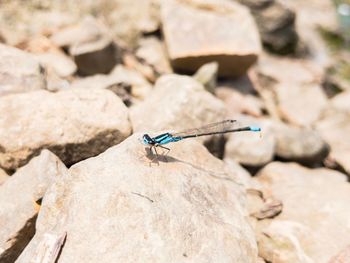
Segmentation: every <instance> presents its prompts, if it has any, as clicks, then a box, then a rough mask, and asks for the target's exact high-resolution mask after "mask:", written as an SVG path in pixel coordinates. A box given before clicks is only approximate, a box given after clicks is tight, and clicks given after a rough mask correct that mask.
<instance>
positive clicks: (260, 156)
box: [224, 116, 276, 167]
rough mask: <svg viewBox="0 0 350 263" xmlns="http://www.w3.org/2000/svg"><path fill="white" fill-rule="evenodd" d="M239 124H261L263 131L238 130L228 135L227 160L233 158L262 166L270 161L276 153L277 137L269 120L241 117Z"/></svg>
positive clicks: (245, 163)
mask: <svg viewBox="0 0 350 263" xmlns="http://www.w3.org/2000/svg"><path fill="white" fill-rule="evenodd" d="M238 120H239V126H242V127H243V126H250V125H255V126H259V127H260V128H261V129H262V131H261V134H260V133H254V132H237V133H231V134H229V135H228V140H227V143H226V145H225V155H224V156H225V160H227V159H233V160H236V161H237V162H239V163H240V164H242V165H245V166H249V167H260V166H263V165H265V164H267V163H268V162H270V161H271V160H272V159H273V157H274V153H275V144H276V139H275V136H274V134H273V132H272V124H271V123H270V122H269V121H264V120H262V121H261V120H256V119H253V118H248V117H245V118H244V117H243V116H242V117H240V118H238Z"/></svg>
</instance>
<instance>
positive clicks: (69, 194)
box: [17, 134, 257, 263]
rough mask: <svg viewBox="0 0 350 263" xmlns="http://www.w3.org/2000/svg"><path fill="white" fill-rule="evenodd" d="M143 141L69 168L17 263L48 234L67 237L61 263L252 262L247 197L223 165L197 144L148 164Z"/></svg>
mask: <svg viewBox="0 0 350 263" xmlns="http://www.w3.org/2000/svg"><path fill="white" fill-rule="evenodd" d="M140 136H142V134H135V135H133V136H131V137H129V138H128V139H127V140H125V141H124V142H123V143H121V144H119V145H117V146H115V147H112V148H110V149H108V150H107V151H106V152H104V153H102V154H101V155H99V156H97V157H94V158H90V159H88V160H85V161H82V162H80V163H79V164H76V165H74V166H73V167H71V168H70V174H69V175H67V176H65V177H64V178H63V179H62V180H60V181H57V182H56V183H55V184H54V185H53V186H52V187H51V188H50V190H49V191H48V192H47V194H46V195H45V197H44V199H43V202H42V208H41V211H40V214H39V217H38V220H37V232H36V234H35V237H34V238H33V239H32V241H31V242H30V244H29V245H28V246H27V247H26V249H25V251H24V252H23V253H22V255H21V256H20V258H19V260H18V261H17V262H18V263H21V262H30V260H31V259H33V258H34V256H35V254H37V252H38V251H40V249H42V248H41V247H40V242H41V240H42V239H43V238H44V234H45V233H51V234H56V235H57V236H60V235H61V233H64V232H66V233H67V239H66V242H65V244H64V246H63V247H62V251H61V255H60V258H59V261H60V262H62V263H64V262H96V261H98V262H112V261H114V262H183V261H188V262H223V261H227V262H237V263H255V262H256V260H257V249H256V243H255V242H256V241H255V239H254V234H253V232H252V229H251V227H250V225H249V224H248V222H247V215H246V210H245V198H244V194H243V193H244V191H243V189H242V187H241V186H239V184H237V183H236V181H235V178H234V176H233V175H231V174H230V173H229V169H227V168H226V166H225V165H224V163H223V162H222V161H220V160H218V159H216V158H213V157H212V156H211V155H210V154H209V153H208V151H207V150H206V149H205V148H204V147H203V146H201V145H200V144H199V143H197V142H194V141H186V142H183V143H182V144H181V145H180V144H175V145H174V147H173V149H172V151H171V152H170V153H169V155H168V157H167V161H166V160H165V159H164V157H163V158H160V159H159V160H158V161H157V162H156V163H154V162H153V163H150V162H151V161H150V159H151V158H153V156H148V155H146V153H145V150H144V147H143V146H142V145H141V144H139V142H138V137H140ZM147 156H148V157H147ZM165 189H166V191H165Z"/></svg>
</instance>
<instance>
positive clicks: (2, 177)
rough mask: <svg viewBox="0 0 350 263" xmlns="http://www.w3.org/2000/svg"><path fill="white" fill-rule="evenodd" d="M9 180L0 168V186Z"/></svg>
mask: <svg viewBox="0 0 350 263" xmlns="http://www.w3.org/2000/svg"><path fill="white" fill-rule="evenodd" d="M9 178H10V177H9V176H8V174H7V173H6V172H5V171H4V170H2V169H1V168H0V185H2V184H3V183H4V182H5V181H6V180H7V179H9Z"/></svg>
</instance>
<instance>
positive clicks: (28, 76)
mask: <svg viewBox="0 0 350 263" xmlns="http://www.w3.org/2000/svg"><path fill="white" fill-rule="evenodd" d="M45 88H46V82H45V75H44V69H43V68H42V67H41V65H40V64H39V63H38V61H37V60H36V59H35V58H34V56H32V55H30V54H28V53H26V52H24V51H21V50H19V49H17V48H13V47H9V46H6V45H3V44H0V96H2V95H6V94H11V93H22V92H27V91H32V90H39V89H45Z"/></svg>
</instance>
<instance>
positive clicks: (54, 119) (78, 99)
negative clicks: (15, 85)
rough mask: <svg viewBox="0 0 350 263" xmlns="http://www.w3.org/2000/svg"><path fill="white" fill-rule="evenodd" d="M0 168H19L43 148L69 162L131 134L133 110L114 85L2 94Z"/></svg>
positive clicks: (78, 159) (95, 151)
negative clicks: (55, 91)
mask: <svg viewBox="0 0 350 263" xmlns="http://www.w3.org/2000/svg"><path fill="white" fill-rule="evenodd" d="M0 112H6V114H1V115H0V145H1V151H0V167H2V168H4V169H5V170H15V169H17V168H18V167H20V166H22V165H24V164H25V163H27V162H28V161H29V159H30V158H31V157H32V156H35V155H37V154H38V153H39V152H40V150H41V149H42V148H48V149H50V150H51V151H52V152H54V153H55V154H56V155H57V156H59V157H60V159H61V160H62V161H63V162H64V163H65V164H67V165H72V164H73V163H76V162H78V161H80V160H82V159H85V158H88V157H91V156H94V155H97V154H99V153H101V152H102V151H104V150H106V149H107V148H109V147H110V146H112V145H115V144H117V143H119V142H120V141H122V140H124V139H125V138H126V137H127V136H129V134H130V133H131V127H130V123H129V120H128V109H127V108H126V106H125V105H124V104H123V102H122V101H121V100H120V99H119V98H118V97H117V96H115V95H114V94H113V93H112V92H110V91H108V90H98V89H92V90H90V91H89V92H86V91H85V90H83V89H74V90H63V91H59V92H57V93H50V92H48V91H33V92H28V93H24V94H15V95H8V96H4V97H2V98H0Z"/></svg>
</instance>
